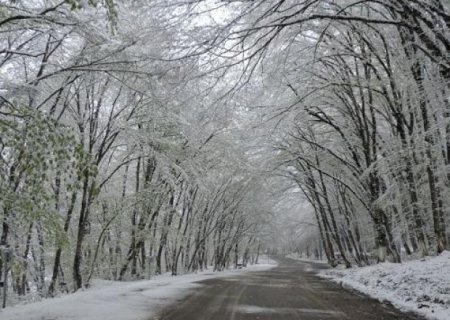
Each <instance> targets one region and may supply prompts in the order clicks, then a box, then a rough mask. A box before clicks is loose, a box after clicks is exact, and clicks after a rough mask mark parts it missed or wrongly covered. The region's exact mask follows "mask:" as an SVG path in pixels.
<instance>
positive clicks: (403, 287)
mask: <svg viewBox="0 0 450 320" xmlns="http://www.w3.org/2000/svg"><path fill="white" fill-rule="evenodd" d="M319 275H320V276H322V277H325V278H328V279H331V280H333V281H335V282H338V283H341V284H342V285H343V286H344V287H350V288H352V289H355V290H358V291H360V292H363V293H366V294H368V295H369V296H372V297H373V298H376V299H378V300H380V301H386V300H387V301H389V302H391V303H392V304H393V305H394V306H395V307H396V308H398V309H400V310H403V311H413V312H416V313H419V314H422V315H424V316H426V317H427V318H429V319H439V320H449V319H450V252H444V253H442V254H441V255H440V256H438V257H428V258H425V259H421V260H415V261H408V262H405V263H402V264H394V263H382V264H378V265H374V266H369V267H363V268H352V269H347V270H339V269H333V270H324V271H321V273H320V274H319Z"/></svg>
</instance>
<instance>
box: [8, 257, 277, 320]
mask: <svg viewBox="0 0 450 320" xmlns="http://www.w3.org/2000/svg"><path fill="white" fill-rule="evenodd" d="M261 262H262V263H260V264H257V265H252V266H248V267H247V268H244V269H238V270H228V271H223V272H211V271H204V272H199V273H197V274H188V275H182V276H176V277H173V276H170V275H162V276H158V277H155V278H154V279H151V280H143V281H134V282H113V281H95V282H94V285H93V287H92V288H90V289H88V290H85V291H80V292H76V293H74V294H70V295H66V296H62V297H59V298H54V299H46V300H43V301H40V302H36V303H31V304H27V305H18V306H14V307H11V308H7V309H4V310H1V311H0V319H2V320H99V319H108V320H141V319H142V320H144V319H146V320H148V319H149V318H150V317H151V316H153V315H155V313H157V312H158V311H159V310H160V309H161V308H162V307H165V306H167V305H169V304H171V303H175V302H176V301H177V300H179V299H182V298H183V297H185V296H186V295H187V294H189V292H190V291H191V290H192V289H194V288H197V287H199V286H201V284H199V283H197V282H198V281H201V280H206V279H210V278H218V277H229V276H234V275H238V274H242V273H245V272H249V271H262V270H268V269H271V268H273V267H275V266H276V262H274V261H272V260H270V259H268V258H264V259H262V260H261Z"/></svg>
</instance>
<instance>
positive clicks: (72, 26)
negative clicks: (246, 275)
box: [0, 0, 450, 306]
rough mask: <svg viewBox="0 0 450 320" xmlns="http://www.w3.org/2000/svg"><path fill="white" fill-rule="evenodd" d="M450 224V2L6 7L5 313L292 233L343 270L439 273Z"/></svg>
mask: <svg viewBox="0 0 450 320" xmlns="http://www.w3.org/2000/svg"><path fill="white" fill-rule="evenodd" d="M283 201H284V202H286V201H288V202H290V203H304V202H307V203H309V208H310V211H311V217H312V218H313V219H312V220H311V221H310V220H308V219H306V220H305V222H304V224H303V226H305V225H306V226H308V228H306V229H308V232H303V231H301V230H303V229H302V228H303V227H298V228H297V227H296V226H297V225H296V224H295V225H294V224H292V223H291V224H290V223H289V221H288V219H286V218H284V219H281V220H283V224H282V225H281V226H276V227H274V226H273V224H274V221H275V220H277V219H278V218H279V217H280V216H283V214H286V212H287V211H289V215H288V217H291V216H292V212H293V211H294V212H295V210H296V209H295V205H293V206H286V204H284V205H283V204H282V202H283ZM297 210H306V209H305V205H304V204H303V205H301V206H299V207H297ZM449 210H450V3H449V2H448V0H366V1H358V0H241V1H230V0H228V1H225V0H207V1H204V0H191V1H184V0H147V1H135V0H103V1H87V0H86V1H83V0H66V1H64V0H36V1H35V0H0V221H1V222H0V224H1V227H0V285H1V288H0V289H1V294H0V296H1V297H2V299H3V301H2V302H3V306H5V305H6V303H7V302H8V301H7V300H8V299H9V300H11V301H14V300H17V299H22V298H24V299H25V297H26V296H29V295H31V296H36V295H37V296H41V297H47V296H54V295H56V294H58V293H59V292H70V291H76V290H78V289H80V288H84V287H87V286H89V284H90V281H91V280H92V279H93V278H104V279H111V280H130V279H143V278H148V277H150V276H152V275H153V274H160V273H163V272H171V273H172V274H173V275H176V274H179V273H186V272H192V271H196V270H202V269H204V268H207V267H208V266H209V265H213V267H214V269H216V270H222V269H224V268H226V267H229V266H233V265H234V266H236V265H237V264H238V263H239V264H247V263H250V262H256V261H257V259H258V255H259V253H260V252H261V251H262V250H263V249H271V248H273V247H274V246H275V245H276V244H277V245H278V244H281V243H283V241H284V242H285V243H284V245H289V242H293V241H295V239H292V238H293V236H292V234H293V233H294V230H293V231H292V232H291V233H290V234H288V235H286V237H285V236H284V235H282V232H279V228H283V226H286V225H288V226H289V225H290V228H289V229H285V230H291V229H294V227H295V228H297V229H298V230H300V231H299V232H297V233H295V234H296V236H297V234H298V238H299V239H301V238H302V233H303V234H304V235H305V237H304V238H305V241H304V242H303V244H304V246H306V247H307V248H308V249H307V250H308V252H309V250H310V249H311V252H312V251H314V252H316V253H318V252H319V251H320V252H322V251H323V253H324V255H325V256H326V258H327V259H328V261H329V263H330V264H331V265H333V266H334V265H336V264H337V263H338V262H339V261H340V260H342V261H343V262H344V263H345V265H346V266H347V267H351V266H352V265H354V264H356V265H358V266H363V265H367V264H370V263H374V262H384V261H385V260H386V259H389V260H390V261H393V262H400V261H401V259H402V258H403V257H404V256H405V255H415V256H418V257H422V256H426V255H436V254H439V253H441V252H442V251H444V250H446V249H448V248H449V246H450V239H449V238H448V236H447V234H448V233H449V232H448V230H447V229H448V228H450V214H449ZM277 217H278V218H277ZM281 220H277V221H281ZM311 228H312V229H313V231H314V232H312V233H311V231H310V229H311ZM285 233H286V232H285ZM282 237H283V239H280V238H282ZM286 239H287V240H286ZM286 242H288V243H287V244H286ZM311 246H312V247H311ZM294 247H295V248H292V250H304V248H303V247H302V244H301V243H300V244H299V245H298V246H297V245H295V246H294ZM306 247H305V248H306ZM308 254H309V253H308ZM7 298H8V299H7ZM11 303H12V302H11Z"/></svg>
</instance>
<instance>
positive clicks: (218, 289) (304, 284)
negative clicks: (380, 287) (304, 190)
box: [151, 258, 420, 320]
mask: <svg viewBox="0 0 450 320" xmlns="http://www.w3.org/2000/svg"><path fill="white" fill-rule="evenodd" d="M277 261H278V262H279V265H278V266H277V267H275V268H273V269H271V270H267V271H261V272H253V273H249V274H244V275H236V276H232V277H225V278H220V279H211V280H206V281H202V282H201V284H202V285H203V286H202V287H199V288H196V289H195V290H193V293H192V294H191V295H190V296H189V297H187V298H185V299H182V300H181V301H179V302H177V303H176V304H172V305H171V306H169V307H167V308H165V309H164V310H163V312H162V313H161V314H159V315H158V316H156V317H154V318H151V320H211V319H214V320H250V319H252V320H254V319H258V320H294V319H295V320H298V319H301V320H318V319H346V320H396V319H397V320H400V319H401V320H412V319H420V317H417V316H415V315H411V314H404V313H401V312H399V311H397V310H396V309H394V308H393V307H392V306H391V305H387V304H383V303H380V302H378V301H376V300H374V299H371V298H368V297H367V296H364V295H359V294H356V293H353V292H350V291H348V290H345V289H343V288H342V287H341V286H339V285H337V284H335V283H332V282H330V281H328V280H325V279H321V278H319V277H317V276H316V275H315V272H316V271H317V269H319V268H326V266H325V265H315V264H313V263H310V262H302V261H294V260H291V259H286V258H278V259H277Z"/></svg>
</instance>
